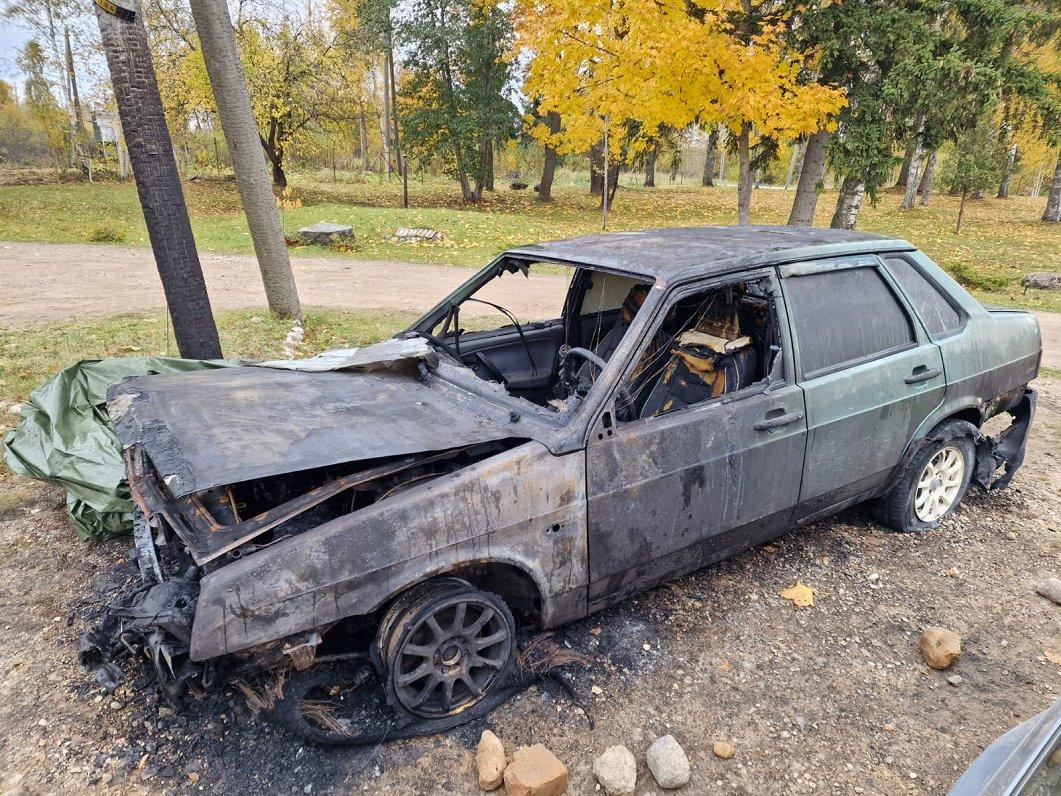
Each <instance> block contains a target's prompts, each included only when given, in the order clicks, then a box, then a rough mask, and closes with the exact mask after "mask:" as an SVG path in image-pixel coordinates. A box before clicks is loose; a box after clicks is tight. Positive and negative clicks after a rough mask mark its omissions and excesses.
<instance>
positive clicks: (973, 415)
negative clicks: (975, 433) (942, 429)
mask: <svg viewBox="0 0 1061 796" xmlns="http://www.w3.org/2000/svg"><path fill="white" fill-rule="evenodd" d="M948 420H965V421H967V422H969V423H972V424H973V425H974V426H976V427H977V428H980V425H981V424H982V423H983V422H984V419H983V417H982V416H981V414H980V410H979V409H976V408H974V407H972V406H970V407H968V408H966V409H960V410H958V411H957V412H954V413H953V414H950V415H947V416H946V417H945V418H943V419H942V420H940V421H939V423H937V424H936V425H937V426H940V425H943V424H944V423H946V422H947V421H948Z"/></svg>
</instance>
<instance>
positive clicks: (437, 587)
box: [376, 578, 516, 719]
mask: <svg viewBox="0 0 1061 796" xmlns="http://www.w3.org/2000/svg"><path fill="white" fill-rule="evenodd" d="M376 644H377V646H376V655H377V656H378V660H379V661H380V662H381V663H382V664H383V666H382V669H383V676H384V679H385V682H386V687H387V691H388V695H389V696H390V698H391V702H392V704H395V705H397V706H400V707H401V708H403V709H404V710H406V711H408V712H409V713H412V714H414V715H416V716H421V717H424V718H432V719H437V718H445V717H447V716H454V715H456V714H458V713H461V712H463V711H465V710H467V709H468V708H470V707H472V706H473V705H475V704H477V703H478V702H480V701H481V700H483V699H484V698H485V697H486V696H487V695H488V694H490V692H491V691H492V690H493V689H494V688H496V687H498V686H499V685H501V684H502V683H503V682H504V681H505V679H506V678H505V675H506V674H507V673H508V670H509V667H510V666H511V664H512V659H513V655H514V652H515V649H516V625H515V621H514V620H513V618H512V612H511V611H510V610H509V609H508V606H506V605H505V603H504V601H503V600H502V599H501V598H500V597H498V596H497V595H496V594H491V593H489V592H484V591H480V590H478V589H476V588H475V587H474V586H472V585H471V584H470V583H467V582H466V581H463V580H460V579H458V578H440V579H438V580H435V581H429V582H427V583H425V584H423V585H421V586H418V587H415V588H413V589H411V590H410V591H409V592H406V594H405V595H403V596H402V597H399V598H398V600H396V601H395V604H394V605H393V606H392V607H391V609H390V610H388V611H387V613H386V615H385V616H384V621H383V622H382V623H381V625H380V629H379V635H378V637H377V642H376Z"/></svg>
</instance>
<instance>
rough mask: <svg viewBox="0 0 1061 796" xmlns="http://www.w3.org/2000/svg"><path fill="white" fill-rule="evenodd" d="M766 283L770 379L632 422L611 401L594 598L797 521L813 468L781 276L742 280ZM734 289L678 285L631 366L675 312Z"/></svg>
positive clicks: (598, 444)
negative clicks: (807, 470) (805, 476)
mask: <svg viewBox="0 0 1061 796" xmlns="http://www.w3.org/2000/svg"><path fill="white" fill-rule="evenodd" d="M756 280H759V282H758V283H759V284H761V285H762V289H763V291H764V292H763V302H764V305H766V308H767V311H771V310H772V312H773V317H774V319H775V322H774V328H776V330H777V333H778V337H777V339H775V340H773V341H765V342H766V344H765V345H764V346H763V348H762V352H761V354H760V356H762V357H763V360H764V361H766V360H767V358H769V359H770V360H771V361H770V363H769V364H768V365H767V367H768V368H769V371H768V373H769V375H768V378H766V379H763V380H762V381H759V382H756V383H753V384H750V385H748V386H747V387H743V388H741V389H739V390H737V391H735V392H732V393H728V394H725V395H721V396H718V397H714V398H710V399H708V400H704V401H703V402H700V403H694V404H692V405H688V406H685V407H684V408H681V409H679V410H676V411H671V412H669V413H665V414H660V415H658V416H648V417H636V418H633V419H630V420H628V421H622V420H619V419H617V418H616V416H615V410H614V408H613V407H612V406H609V408H608V410H607V411H605V412H604V413H603V414H602V415H601V416H600V417H599V418H598V420H597V421H596V423H595V425H594V426H593V427H592V428H591V433H590V438H589V442H588V444H587V450H586V472H587V497H588V500H589V506H588V529H589V530H588V535H589V556H590V590H589V599H590V603H591V604H596V605H597V606H599V605H601V604H604V603H607V602H612V601H614V600H616V599H619V598H621V597H623V596H625V595H628V594H630V593H633V592H635V591H639V590H641V589H645V588H648V587H650V586H652V585H654V584H655V583H658V582H660V581H662V580H664V579H666V578H668V577H672V576H675V575H679V574H682V573H685V572H690V571H692V570H695V569H698V568H700V567H702V566H705V565H706V564H709V563H711V562H712V561H717V560H720V559H722V558H725V557H726V556H728V555H731V554H733V553H735V552H738V551H739V550H742V549H744V548H746V547H747V546H749V545H751V544H754V543H755V542H756V541H758V540H760V539H765V538H770V537H772V536H776V535H777V533H778V532H779V531H780V530H781V529H784V528H785V527H786V526H787V525H788V523H789V521H790V518H791V514H792V509H793V507H794V506H795V504H796V501H797V498H798V497H799V483H800V476H801V473H802V469H803V455H804V445H805V441H806V421H805V419H804V405H803V391H802V390H801V389H800V388H799V387H798V386H797V385H796V383H795V379H794V378H793V370H792V358H791V354H790V348H791V346H790V342H789V334H788V330H787V323H786V321H785V316H784V307H783V301H782V298H781V295H780V290H779V289H778V287H777V279H776V275H775V273H774V271H773V270H772V269H769V270H765V271H762V272H758V273H756V274H751V275H744V276H742V277H741V281H742V282H744V283H751V282H753V281H756ZM731 281H732V280H731ZM725 285H726V282H725V281H723V282H715V283H704V284H700V285H697V286H690V287H689V288H687V289H684V290H680V289H676V290H675V291H674V293H673V294H672V295H671V297H670V299H669V300H668V301H667V302H665V303H664V305H663V308H662V311H661V312H659V313H658V314H657V317H656V319H655V321H654V326H653V331H652V333H650V334H649V335H647V337H646V339H645V340H643V341H642V345H641V352H639V354H638V355H637V356H635V357H634V358H633V360H632V361H631V362H630V363H629V365H628V373H631V372H633V371H635V370H636V367H637V365H638V363H640V362H641V361H643V360H642V356H643V354H644V353H645V351H646V349H649V348H650V346H651V341H652V340H654V339H656V338H655V334H656V332H658V330H659V328H660V325H661V324H662V323H663V322H664V319H665V318H667V316H668V314H669V313H670V312H671V310H672V308H674V307H675V306H676V305H677V304H678V303H679V302H682V301H688V300H689V297H690V296H694V295H695V294H696V293H697V292H698V291H704V290H705V288H706V289H714V288H718V287H720V286H722V287H724V286H725ZM627 383H629V382H627Z"/></svg>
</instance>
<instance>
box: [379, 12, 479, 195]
mask: <svg viewBox="0 0 1061 796" xmlns="http://www.w3.org/2000/svg"><path fill="white" fill-rule="evenodd" d="M386 13H387V77H388V83H389V84H390V106H391V121H392V122H393V124H394V154H395V156H396V158H397V161H398V174H399V175H400V176H401V178H402V207H404V208H405V209H406V210H408V209H409V164H408V163H406V162H405V155H403V154H402V131H401V128H400V127H399V126H398V88H397V86H396V85H395V77H394V37H393V35H392V31H391V20H390V10H389V8H388V9H387V12H386ZM490 190H493V182H492V178H491V185H490Z"/></svg>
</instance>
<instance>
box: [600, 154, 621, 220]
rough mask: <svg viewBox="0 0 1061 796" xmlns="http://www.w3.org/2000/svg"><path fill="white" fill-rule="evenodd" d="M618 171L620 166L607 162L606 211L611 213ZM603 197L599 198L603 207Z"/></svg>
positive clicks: (617, 184) (616, 189)
mask: <svg viewBox="0 0 1061 796" xmlns="http://www.w3.org/2000/svg"><path fill="white" fill-rule="evenodd" d="M619 171H620V166H619V164H618V163H613V162H612V161H611V160H609V161H608V211H609V212H611V209H612V207H613V206H614V205H615V192H616V191H618V190H619ZM603 203H604V197H603V196H602V197H601V205H602V207H603Z"/></svg>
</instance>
